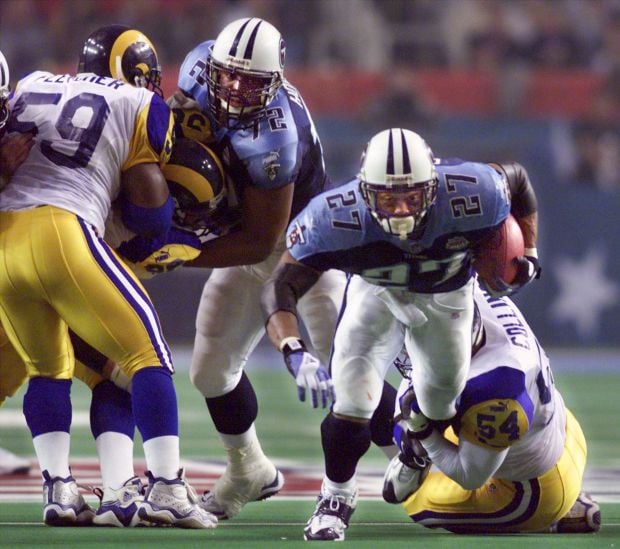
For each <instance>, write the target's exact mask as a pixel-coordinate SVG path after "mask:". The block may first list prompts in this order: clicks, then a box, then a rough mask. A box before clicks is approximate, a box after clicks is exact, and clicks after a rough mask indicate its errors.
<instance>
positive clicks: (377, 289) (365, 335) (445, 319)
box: [331, 276, 474, 419]
mask: <svg viewBox="0 0 620 549" xmlns="http://www.w3.org/2000/svg"><path fill="white" fill-rule="evenodd" d="M473 287H474V281H473V279H471V280H470V281H469V282H468V283H467V284H466V285H465V286H463V287H462V288H460V289H458V290H455V291H451V292H446V293H438V294H418V293H412V292H408V291H404V290H398V289H392V288H384V287H381V286H377V285H374V284H370V283H368V282H366V281H364V280H363V279H362V278H361V277H359V276H354V277H352V279H351V281H350V283H349V285H348V286H347V290H346V297H345V308H344V311H343V314H342V318H341V319H340V321H339V323H338V327H337V330H336V335H335V339H334V346H333V356H332V362H331V369H332V378H333V381H334V389H335V392H336V402H335V404H334V412H336V413H338V414H343V415H346V416H352V417H359V418H365V419H369V418H370V417H371V416H372V414H373V412H374V411H375V409H376V407H377V406H378V404H379V400H380V398H381V392H382V390H383V380H384V378H385V375H386V373H387V370H388V368H389V367H390V366H391V365H392V363H393V361H394V359H395V358H396V356H397V355H398V353H399V351H400V350H401V348H402V345H403V340H404V342H405V346H406V348H407V351H408V353H409V356H410V357H411V362H412V365H413V371H412V381H413V386H414V389H415V392H416V395H417V399H418V403H419V405H420V409H421V410H422V412H423V413H424V414H425V415H426V416H428V417H429V418H431V419H447V418H450V417H452V416H453V415H454V414H455V412H456V408H455V401H456V398H457V397H458V395H459V394H460V393H461V391H462V390H463V388H464V387H465V382H466V380H467V373H468V370H469V363H470V358H471V342H472V335H471V330H472V320H473V311H474V298H473Z"/></svg>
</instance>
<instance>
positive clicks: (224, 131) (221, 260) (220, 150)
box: [169, 18, 344, 518]
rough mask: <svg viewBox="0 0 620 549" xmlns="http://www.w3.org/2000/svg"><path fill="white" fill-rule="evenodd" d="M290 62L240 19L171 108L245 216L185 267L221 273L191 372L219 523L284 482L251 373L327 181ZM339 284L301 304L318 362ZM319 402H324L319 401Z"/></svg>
mask: <svg viewBox="0 0 620 549" xmlns="http://www.w3.org/2000/svg"><path fill="white" fill-rule="evenodd" d="M284 58H285V47H284V41H283V39H282V36H281V35H280V32H278V30H277V29H275V28H274V27H273V26H272V25H271V24H270V23H268V22H267V21H264V20H262V19H258V18H250V19H239V20H237V21H233V22H232V23H230V24H229V25H227V26H226V27H225V28H224V29H223V30H222V31H221V32H220V34H219V35H218V37H217V38H216V40H214V41H213V40H210V41H206V42H203V43H201V44H199V45H198V46H197V47H196V48H194V49H193V50H192V51H191V52H190V53H189V54H188V55H187V56H186V58H185V60H184V62H183V64H182V66H181V70H180V75H179V86H178V87H179V89H178V90H177V92H176V93H175V95H174V96H173V97H172V98H171V99H170V100H169V104H170V105H171V106H172V107H173V108H174V110H175V112H176V114H177V122H178V124H179V126H180V128H181V129H182V131H183V132H184V134H185V135H188V136H191V137H194V138H200V139H201V140H203V142H207V143H209V146H211V147H213V148H214V149H215V151H216V153H217V155H218V157H220V158H221V159H222V161H223V164H224V168H225V171H226V174H227V177H228V179H229V183H230V185H229V196H230V200H231V202H232V203H233V204H238V205H239V211H240V213H241V219H240V227H239V230H237V231H234V232H231V233H230V234H227V235H225V236H223V237H221V238H218V239H215V240H212V241H211V242H207V243H206V244H205V245H204V248H203V253H202V254H201V255H200V257H199V258H197V259H196V260H195V261H193V262H190V265H191V266H195V267H210V268H214V270H213V271H212V273H211V275H210V276H209V278H208V280H207V282H206V284H205V286H204V290H203V293H202V297H201V300H200V304H199V309H198V314H197V318H196V338H195V344H194V350H193V357H192V364H191V370H190V376H191V380H192V383H193V384H194V385H195V386H196V388H197V389H198V390H199V391H200V392H201V394H202V395H203V396H204V397H205V399H206V403H207V407H208V410H209V413H210V415H211V418H212V419H213V422H214V424H215V427H216V429H217V431H218V433H219V435H220V438H221V440H222V443H223V445H224V447H225V449H226V453H227V461H228V463H227V467H226V471H225V473H224V475H223V476H222V477H220V478H219V479H218V480H217V482H216V483H215V486H214V487H213V490H212V491H210V492H208V493H207V494H205V496H204V498H203V501H202V505H203V507H204V508H205V509H207V510H208V511H211V512H213V513H215V514H216V515H217V516H219V517H224V518H228V517H232V516H234V515H236V514H237V513H239V511H240V510H241V508H242V507H243V506H244V505H245V504H246V503H247V502H249V501H253V500H259V499H264V498H266V497H269V496H271V495H273V494H275V493H277V492H278V491H279V490H280V488H281V487H282V485H283V477H282V474H281V473H280V472H279V471H278V470H277V469H276V467H275V466H274V465H273V463H272V462H271V461H270V460H269V459H268V458H267V457H266V456H265V454H264V453H263V450H262V448H261V446H260V443H259V440H258V437H257V434H256V429H255V420H256V417H257V413H258V403H257V398H256V395H255V392H254V389H253V387H252V385H251V383H250V380H249V379H248V377H247V376H246V374H245V372H244V366H245V364H246V362H247V360H248V357H249V356H250V354H251V353H252V352H253V350H254V349H255V348H256V346H257V344H258V342H259V341H260V339H261V338H262V337H263V335H264V325H263V319H262V314H261V309H260V294H261V290H262V286H263V283H264V282H265V281H266V280H267V278H268V277H269V275H270V274H271V273H272V271H273V268H274V267H275V265H276V263H277V261H278V258H279V256H280V255H281V253H282V251H283V250H284V247H285V246H284V232H285V229H286V226H287V224H288V222H289V220H290V219H291V217H292V216H294V215H296V214H297V213H298V212H300V211H301V209H302V208H303V207H304V206H305V205H306V204H307V203H308V201H309V200H310V198H312V197H313V196H314V195H316V194H318V193H320V192H321V191H323V190H324V189H326V188H328V184H329V183H328V178H327V175H326V173H325V167H324V162H323V151H322V148H321V144H320V141H319V137H318V135H317V133H316V129H315V127H314V123H313V121H312V118H311V116H310V113H309V112H308V109H307V108H306V106H305V104H304V101H303V99H302V97H301V95H300V94H299V92H298V90H297V89H296V88H295V87H294V86H293V85H291V84H290V83H289V82H288V81H287V80H286V79H285V78H284V74H283V71H284ZM343 288H344V277H343V276H342V273H338V272H335V271H333V272H329V273H326V275H325V276H324V277H322V278H321V281H320V282H319V283H318V284H316V285H315V287H314V288H313V289H312V290H311V291H309V292H308V294H307V295H306V296H304V298H303V299H302V300H301V301H300V304H299V305H300V307H299V312H300V317H301V318H302V319H303V321H304V323H305V326H306V328H307V329H308V332H309V333H310V339H311V342H312V344H313V346H314V348H315V350H316V352H317V355H318V356H319V357H320V358H321V359H322V360H323V361H326V360H327V357H328V356H329V350H330V345H331V339H332V335H333V329H334V326H335V323H336V319H337V313H338V308H339V305H340V301H341V297H342V291H343ZM291 371H292V373H293V376H294V377H295V378H296V382H297V384H298V385H299V387H300V389H299V390H300V395H303V396H304V398H305V391H306V390H308V391H314V392H315V393H316V391H317V389H319V388H322V389H324V390H325V391H327V392H329V387H330V385H331V380H330V379H329V375H328V373H327V371H326V370H325V368H324V367H323V366H322V365H321V364H320V363H319V361H314V362H307V363H306V364H305V365H304V366H303V367H301V368H299V367H296V368H295V369H294V370H291ZM320 404H323V405H326V402H322V403H319V402H318V401H317V400H316V399H314V400H313V405H314V406H315V407H316V406H319V405H320ZM233 412H234V413H233Z"/></svg>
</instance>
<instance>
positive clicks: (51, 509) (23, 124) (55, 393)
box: [0, 25, 217, 528]
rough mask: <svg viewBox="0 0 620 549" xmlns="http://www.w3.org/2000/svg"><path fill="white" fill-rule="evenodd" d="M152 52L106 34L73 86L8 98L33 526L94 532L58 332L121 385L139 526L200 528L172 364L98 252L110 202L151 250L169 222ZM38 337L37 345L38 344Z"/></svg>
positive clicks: (166, 121)
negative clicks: (18, 139)
mask: <svg viewBox="0 0 620 549" xmlns="http://www.w3.org/2000/svg"><path fill="white" fill-rule="evenodd" d="M160 78H161V73H160V70H159V65H158V62H157V55H156V53H155V49H154V48H153V45H152V44H151V42H150V41H149V40H148V38H146V37H145V36H144V35H143V34H142V33H140V32H139V31H136V30H134V29H130V28H128V27H123V26H120V25H111V26H107V27H102V28H100V29H98V30H97V31H95V32H94V33H92V34H91V35H90V36H89V37H88V39H87V40H86V42H85V43H84V47H83V50H82V52H81V55H80V61H79V66H78V74H77V75H75V76H70V75H54V74H51V73H47V72H43V71H36V72H34V73H32V74H30V75H28V76H26V77H25V78H23V79H22V80H20V82H19V83H18V85H17V88H16V90H15V92H14V95H13V96H12V98H11V101H10V106H11V111H12V112H11V119H10V128H9V129H10V130H14V131H17V132H22V133H23V132H33V133H35V134H36V135H35V145H34V146H33V148H32V150H31V151H30V153H29V155H28V157H27V158H26V160H25V161H24V163H23V164H22V165H21V166H19V168H18V169H17V170H16V171H15V173H14V174H13V175H12V177H11V180H10V182H9V183H8V184H7V185H6V187H5V188H4V189H3V191H2V193H0V221H1V222H2V224H3V231H2V234H1V235H0V258H1V260H0V265H1V267H0V295H1V297H0V318H1V320H2V325H3V326H4V329H5V330H6V332H7V335H8V339H9V341H10V342H11V344H12V345H13V346H14V347H15V349H16V350H17V352H18V354H19V356H20V357H21V359H22V360H23V361H24V362H25V364H26V367H27V370H28V374H29V377H30V380H29V383H28V390H27V392H26V395H25V397H24V415H25V417H26V421H27V423H28V427H29V428H30V431H31V434H32V436H33V443H34V447H35V451H36V453H37V457H38V459H39V463H40V465H41V470H42V471H43V477H44V502H45V503H44V521H45V522H46V523H47V524H56V525H64V524H83V523H89V522H91V521H92V519H93V515H94V513H93V511H92V509H90V507H89V506H88V505H87V504H86V503H85V502H84V499H83V498H82V496H81V495H79V492H78V490H77V486H76V483H75V480H74V479H73V477H72V476H71V474H70V471H69V461H68V453H69V428H70V423H71V401H70V396H69V391H70V386H71V378H72V375H73V369H74V357H73V346H72V345H71V342H70V339H69V335H68V331H67V327H69V328H70V329H71V330H72V331H73V332H74V333H75V334H77V335H78V336H79V337H80V338H82V339H83V340H84V341H86V342H87V343H88V344H89V345H91V346H92V347H94V348H96V349H97V350H98V351H99V352H101V353H102V354H103V355H105V356H107V357H109V358H110V359H112V360H113V361H115V362H116V363H118V365H119V366H120V368H121V369H122V370H123V371H124V372H125V373H126V374H127V375H128V376H129V377H130V378H131V383H132V410H133V414H134V417H135V421H136V424H137V426H138V429H139V430H140V432H141V434H142V438H143V441H144V442H143V447H144V453H145V457H146V461H147V466H148V468H149V471H147V477H148V479H149V485H148V488H147V492H146V495H145V498H144V501H142V502H141V503H140V504H139V509H138V515H139V517H140V518H141V519H143V520H148V521H150V522H157V523H164V524H173V525H176V526H180V527H187V528H212V527H215V525H216V523H217V519H216V518H215V516H213V515H211V514H210V513H208V512H206V511H204V510H203V509H201V508H200V507H199V506H197V505H196V503H195V500H196V498H195V494H194V492H193V490H192V488H191V487H190V486H189V484H188V483H187V482H186V480H185V479H184V476H183V471H182V470H181V469H180V466H179V462H180V458H179V441H178V417H177V405H176V394H175V391H174V386H173V383H172V377H171V374H172V372H173V370H174V368H173V365H172V361H171V357H170V352H169V350H168V347H167V344H166V342H165V340H164V337H163V335H162V333H161V329H160V326H159V320H158V318H157V314H156V312H155V310H154V308H153V306H152V303H151V301H150V299H149V297H148V295H147V294H146V292H145V290H144V288H143V287H142V285H141V284H140V283H139V282H138V280H137V278H136V277H135V276H134V275H133V274H132V273H131V271H130V269H129V268H128V267H126V266H125V265H124V264H123V262H122V261H120V260H119V258H118V256H117V255H116V254H115V253H114V252H113V250H112V249H111V248H110V247H109V246H108V245H107V244H106V243H105V241H104V240H103V238H102V235H103V232H104V222H105V219H106V217H107V215H108V213H109V210H110V204H111V202H112V201H113V200H115V199H117V198H118V199H119V203H120V208H121V215H122V219H123V222H124V224H125V225H126V226H127V227H128V228H129V229H130V230H132V231H134V232H135V233H136V234H139V235H140V234H142V235H149V236H155V237H156V236H158V235H162V234H165V233H166V232H167V231H168V229H169V228H170V225H171V220H172V211H173V209H174V205H173V201H172V198H171V197H170V194H169V192H168V188H167V184H166V180H165V178H164V176H163V174H162V172H161V169H160V165H161V164H163V163H164V162H165V161H166V160H167V159H168V157H169V155H170V152H171V148H172V128H173V118H172V115H171V112H170V109H169V108H168V106H167V105H166V104H165V103H164V102H163V100H162V99H161V97H160V94H161V90H160V89H159V82H160ZM41 333H43V334H45V337H40V334H41Z"/></svg>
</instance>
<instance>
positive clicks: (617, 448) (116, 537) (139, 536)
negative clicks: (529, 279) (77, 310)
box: [0, 367, 620, 549]
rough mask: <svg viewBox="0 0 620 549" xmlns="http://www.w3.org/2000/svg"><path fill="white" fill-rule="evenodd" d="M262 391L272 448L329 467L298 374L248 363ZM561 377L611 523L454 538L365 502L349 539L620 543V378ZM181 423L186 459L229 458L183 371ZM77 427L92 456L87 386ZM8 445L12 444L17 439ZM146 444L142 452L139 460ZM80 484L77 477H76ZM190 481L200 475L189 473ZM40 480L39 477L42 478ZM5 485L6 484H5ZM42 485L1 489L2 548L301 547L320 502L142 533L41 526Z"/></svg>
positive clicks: (13, 406) (9, 414)
mask: <svg viewBox="0 0 620 549" xmlns="http://www.w3.org/2000/svg"><path fill="white" fill-rule="evenodd" d="M248 374H249V376H250V378H251V379H252V381H253V382H254V384H255V387H256V391H257V393H258V395H259V402H260V412H259V421H258V424H257V429H258V431H259V435H260V437H261V440H262V443H263V447H264V449H265V452H266V453H267V454H268V455H269V456H270V457H271V458H272V459H274V461H276V462H278V463H279V464H287V465H290V464H294V465H295V467H298V468H300V470H303V469H307V470H308V471H313V472H314V474H315V476H316V475H317V474H320V472H321V471H322V453H321V449H320V440H319V424H320V422H321V420H322V418H323V415H324V413H323V412H322V411H318V410H312V409H311V408H310V407H309V406H308V405H304V404H301V403H299V402H298V401H297V400H296V399H297V396H296V394H297V393H296V388H295V385H294V382H293V380H292V379H291V378H290V376H289V375H288V374H286V373H285V371H284V368H283V369H282V371H278V370H274V369H265V368H252V367H250V368H249V369H248ZM556 383H557V385H558V386H559V388H560V390H561V391H562V393H563V395H564V398H565V400H566V402H567V403H568V405H569V406H570V407H571V409H572V410H573V412H574V413H575V415H576V416H577V417H578V418H579V420H580V421H581V424H582V427H583V429H584V432H585V434H586V438H587V439H588V444H589V452H590V453H589V462H588V463H589V465H588V470H587V473H586V480H585V488H586V489H587V490H588V491H590V492H591V493H592V494H593V495H594V496H595V497H596V498H597V499H598V500H599V501H600V502H601V503H602V505H601V506H602V511H603V529H602V531H601V532H600V533H599V534H597V535H586V536H584V535H582V536H578V535H572V536H570V535H526V536H523V535H521V536H469V537H463V536H455V535H452V534H447V533H444V532H442V531H431V530H426V529H424V528H422V527H419V526H417V525H414V524H412V523H411V522H410V521H409V519H408V518H407V517H406V516H405V515H404V512H402V511H401V509H400V507H398V506H390V505H388V504H385V503H383V502H382V501H381V500H379V499H367V498H362V499H360V502H359V503H358V507H357V510H356V512H355V514H354V515H353V518H352V522H351V526H350V528H349V530H348V532H347V539H346V541H345V543H348V544H350V545H351V544H355V546H356V547H388V546H390V547H392V546H393V547H396V546H397V547H405V546H412V545H413V546H419V547H441V548H446V549H457V548H458V549H464V548H469V547H472V548H473V547H517V546H519V545H520V546H523V545H524V544H525V545H527V546H531V547H558V548H559V547H584V548H585V547H588V548H589V547H619V546H620V421H618V419H617V411H618V404H617V394H618V388H619V386H620V382H619V381H618V376H617V375H611V374H599V375H588V376H586V375H583V374H562V375H558V374H557V372H556ZM176 384H177V391H178V395H179V408H180V419H181V450H182V455H183V457H184V458H185V459H188V460H197V461H200V462H208V461H214V462H218V463H220V464H221V462H222V460H223V459H224V454H223V451H222V450H221V449H220V446H219V444H218V442H217V438H216V435H215V432H214V430H213V428H212V427H211V426H210V424H209V419H208V416H207V414H206V409H205V405H204V402H203V401H202V399H201V397H200V396H199V395H198V393H197V391H196V390H195V389H193V388H192V387H191V386H190V384H189V380H188V376H187V373H186V372H184V371H179V372H178V373H177V375H176ZM73 401H74V427H73V429H72V435H73V441H72V456H76V459H77V458H78V457H91V458H92V457H94V456H95V450H94V443H93V442H92V440H91V438H90V434H89V428H88V425H87V410H88V402H89V395H88V392H87V391H86V390H85V389H84V387H83V386H81V384H80V383H79V382H76V383H75V384H74V386H73ZM20 406H21V395H17V396H16V397H15V398H13V399H10V400H9V402H8V404H7V405H6V406H5V408H3V409H2V411H0V433H1V436H2V445H4V446H6V447H9V448H10V449H11V450H13V451H15V452H19V453H21V454H23V455H33V451H32V443H31V441H30V437H29V435H28V433H27V431H26V429H25V427H24V426H23V424H22V425H14V423H15V421H16V419H17V418H18V417H19V416H20ZM9 442H10V444H9ZM139 446H140V445H139V444H137V445H136V449H137V452H136V457H137V458H138V459H139V458H140V457H141V455H142V454H141V450H140V448H139ZM385 463H386V461H385V458H384V456H383V454H382V453H381V452H379V451H378V450H376V449H374V448H373V449H371V450H370V451H369V453H368V454H367V455H366V456H365V457H364V459H363V462H362V464H361V468H362V469H364V470H371V471H380V470H381V468H382V467H383V466H384V465H385ZM138 472H139V471H138ZM78 480H79V479H78ZM190 480H192V479H191V478H190ZM37 481H38V479H37V478H36V477H35V478H34V479H33V482H35V483H36V482H37ZM1 485H2V483H1V482H0V487H1ZM39 494H40V490H39V488H38V487H37V488H36V496H35V495H32V496H30V497H29V498H23V499H21V500H20V498H9V499H7V498H6V497H2V492H1V491H0V546H7V547H16V546H27V547H37V548H38V547H52V546H68V547H89V548H90V547H111V546H116V545H120V544H127V545H128V546H131V547H142V546H144V547H146V546H147V544H148V545H149V546H153V545H155V546H157V547H158V548H159V547H177V548H178V547H183V548H189V547H199V546H200V547H205V546H211V547H216V548H219V547H233V546H237V547H246V546H250V547H272V546H274V545H281V544H287V545H288V546H291V545H296V544H297V545H301V544H302V543H305V542H303V541H302V530H303V524H304V522H305V521H306V520H307V518H308V517H309V515H310V514H311V513H312V510H313V508H314V501H313V497H314V494H306V495H305V496H302V497H291V496H280V495H278V496H276V497H275V498H272V499H271V500H268V501H265V502H260V503H253V504H250V505H248V506H247V507H246V508H245V509H244V511H243V512H242V513H241V514H240V515H239V516H238V517H236V518H235V519H233V520H230V521H223V522H221V523H220V526H218V528H217V529H215V530H208V531H184V530H178V529H169V528H168V529H163V528H148V529H144V528H142V529H134V530H117V529H110V528H106V529H96V528H81V529H77V528H64V529H62V528H49V527H45V526H43V525H42V524H41V505H40V503H39V501H38V499H37V498H39V497H40V496H39Z"/></svg>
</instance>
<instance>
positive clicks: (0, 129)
mask: <svg viewBox="0 0 620 549" xmlns="http://www.w3.org/2000/svg"><path fill="white" fill-rule="evenodd" d="M10 95H11V93H10V89H9V64H8V63H7V62H6V59H5V58H4V55H2V52H1V51H0V137H2V135H3V134H4V132H5V131H6V122H7V120H8V119H9V97H10Z"/></svg>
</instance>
